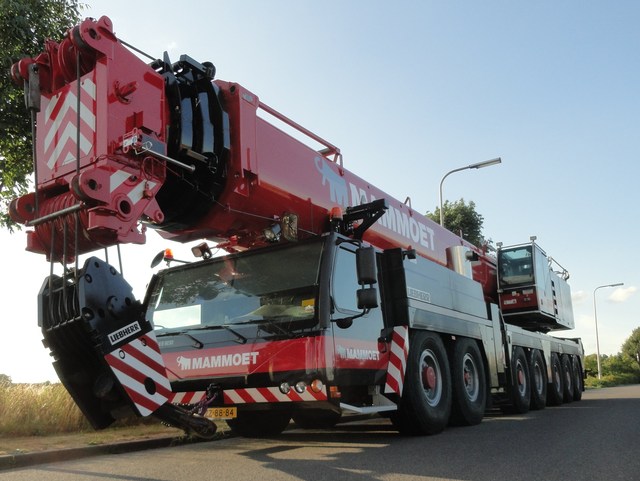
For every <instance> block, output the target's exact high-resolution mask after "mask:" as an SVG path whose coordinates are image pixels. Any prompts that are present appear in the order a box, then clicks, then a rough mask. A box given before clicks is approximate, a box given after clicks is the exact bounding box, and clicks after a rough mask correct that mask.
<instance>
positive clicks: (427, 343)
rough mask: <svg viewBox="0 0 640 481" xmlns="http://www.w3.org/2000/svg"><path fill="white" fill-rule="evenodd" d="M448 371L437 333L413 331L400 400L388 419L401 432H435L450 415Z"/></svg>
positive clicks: (449, 379) (449, 380)
mask: <svg viewBox="0 0 640 481" xmlns="http://www.w3.org/2000/svg"><path fill="white" fill-rule="evenodd" d="M451 397H452V396H451V373H450V370H449V361H448V359H447V352H446V350H445V348H444V344H443V343H442V339H440V336H439V335H438V334H436V333H433V332H425V331H415V332H414V333H413V335H412V337H411V340H410V348H409V356H408V358H407V371H406V375H405V382H404V389H403V393H402V399H401V400H400V403H399V405H398V410H397V411H394V412H393V413H392V414H391V416H390V417H391V421H392V422H393V424H394V426H395V427H396V428H397V429H398V431H400V433H401V434H406V435H422V434H437V433H439V432H441V431H442V430H444V428H445V427H446V426H447V423H448V422H449V416H450V414H451Z"/></svg>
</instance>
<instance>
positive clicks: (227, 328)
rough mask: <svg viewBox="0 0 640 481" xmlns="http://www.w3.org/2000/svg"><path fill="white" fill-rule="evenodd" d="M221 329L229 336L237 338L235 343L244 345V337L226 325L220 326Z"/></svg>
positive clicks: (245, 340)
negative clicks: (229, 334)
mask: <svg viewBox="0 0 640 481" xmlns="http://www.w3.org/2000/svg"><path fill="white" fill-rule="evenodd" d="M222 327H223V328H225V329H226V330H227V331H229V332H230V333H231V334H233V335H235V336H236V337H237V338H238V339H237V342H239V343H240V344H246V343H247V338H246V337H244V336H243V335H242V334H240V333H239V332H238V331H235V330H233V329H231V328H230V327H229V326H227V325H226V324H222Z"/></svg>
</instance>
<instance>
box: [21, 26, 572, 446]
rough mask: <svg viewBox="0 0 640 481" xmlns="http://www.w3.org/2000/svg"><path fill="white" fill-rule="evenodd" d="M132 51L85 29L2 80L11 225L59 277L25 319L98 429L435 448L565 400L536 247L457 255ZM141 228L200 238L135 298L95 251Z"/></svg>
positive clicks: (394, 210)
mask: <svg viewBox="0 0 640 481" xmlns="http://www.w3.org/2000/svg"><path fill="white" fill-rule="evenodd" d="M129 47H130V46H128V45H126V44H124V42H122V41H120V40H119V39H118V38H117V37H116V35H115V34H114V31H113V27H112V24H111V21H110V20H109V18H108V17H102V18H100V19H99V20H95V19H86V20H85V21H83V22H82V23H81V24H79V25H78V26H75V27H73V28H72V29H70V30H69V31H68V33H67V35H66V36H65V38H64V39H63V40H62V41H61V42H59V43H58V42H54V41H47V43H46V45H45V48H44V51H43V52H42V53H41V54H40V55H38V56H36V57H34V58H26V59H23V60H21V61H20V62H18V63H16V64H15V65H14V66H13V68H12V77H13V79H14V81H15V82H17V83H18V84H19V85H22V86H24V89H25V100H26V104H27V107H28V109H29V111H30V112H31V114H32V119H33V120H34V121H35V127H36V128H35V138H34V144H35V149H34V171H35V191H34V192H33V193H30V194H27V195H25V196H22V197H19V198H17V199H15V200H14V201H13V202H12V204H11V206H10V214H11V216H12V218H13V219H14V220H15V221H17V222H21V223H23V224H25V225H26V226H28V227H29V229H30V230H29V231H28V233H27V249H28V250H29V251H32V252H35V253H40V254H44V255H45V256H46V258H47V259H48V260H49V261H50V262H51V263H54V262H55V263H60V264H61V265H62V266H63V269H62V273H61V274H60V275H57V274H53V270H52V273H51V275H50V276H49V277H48V278H47V279H46V280H45V281H44V283H43V284H42V287H41V289H40V292H39V295H38V316H39V320H38V322H39V325H40V327H41V329H42V333H43V337H44V343H45V346H46V347H48V349H50V351H51V355H52V356H53V358H54V367H55V369H56V372H57V374H58V376H59V378H60V380H61V382H62V383H63V384H64V386H65V387H66V389H67V390H68V391H69V393H70V394H71V395H72V396H73V398H74V400H75V402H76V403H77V404H78V406H79V407H80V409H81V410H82V411H83V413H84V414H85V416H86V417H87V418H88V420H89V421H90V422H91V424H92V425H93V427H94V428H96V429H100V428H104V427H106V426H108V425H110V424H111V423H112V422H113V421H114V420H115V419H117V418H119V417H121V416H125V415H129V414H132V413H133V414H134V415H138V416H148V415H154V416H156V417H158V418H159V419H161V420H163V421H165V422H167V423H170V424H172V425H174V426H178V427H181V428H183V429H185V430H186V431H188V432H190V433H194V434H196V435H198V436H203V437H209V436H211V435H212V434H213V433H215V429H216V426H215V424H214V423H213V422H212V421H211V419H214V420H215V419H227V422H228V424H229V426H230V427H231V428H232V429H233V430H234V431H236V432H237V433H239V434H242V435H248V436H252V435H265V434H277V433H279V432H281V431H282V430H284V429H285V427H286V426H287V425H288V424H289V423H290V421H291V419H293V420H294V421H295V422H296V423H297V424H298V425H300V426H302V427H305V428H308V427H328V426H332V425H334V424H335V423H337V422H338V421H339V420H340V417H341V416H342V415H343V414H346V413H367V414H373V413H379V414H381V415H384V416H388V417H389V418H390V419H391V421H392V422H393V424H394V425H395V426H396V427H397V428H398V430H400V431H401V432H402V433H408V434H433V433H437V432H440V431H442V430H443V429H444V428H445V427H446V426H447V424H449V423H456V424H467V425H469V424H477V423H479V422H481V420H482V418H483V415H484V413H485V410H486V409H487V408H488V407H489V405H491V404H498V405H501V406H505V408H507V409H511V410H513V411H516V412H519V413H525V412H527V411H528V410H529V409H542V408H544V407H545V406H546V405H551V404H560V403H563V402H570V401H573V400H579V399H580V398H581V395H582V390H583V383H582V381H583V362H584V352H583V348H582V344H581V342H580V340H579V339H563V338H558V337H554V336H551V335H549V332H550V331H555V330H563V329H571V328H573V314H572V310H571V300H570V294H569V286H568V284H567V278H568V274H567V273H566V271H565V270H564V269H563V268H560V270H559V271H554V270H553V267H552V262H551V259H550V258H548V257H547V255H546V253H545V252H544V251H543V250H542V249H541V248H540V247H539V246H538V245H537V244H536V242H535V239H532V240H531V242H529V243H526V244H522V245H517V246H510V247H503V246H500V245H499V246H498V249H497V252H496V254H495V255H494V254H492V253H491V252H489V251H488V250H487V249H484V248H483V249H480V248H478V247H476V246H474V245H471V244H470V243H468V242H467V241H465V240H464V239H462V238H460V237H459V236H457V235H455V234H453V233H451V232H449V231H448V230H446V229H444V228H443V227H441V226H440V225H438V224H436V223H434V222H432V221H431V220H430V219H428V218H427V217H425V216H423V215H421V214H420V213H418V212H416V211H415V210H413V209H412V207H411V205H410V203H408V202H405V203H403V202H400V201H398V200H396V199H393V198H392V197H391V196H389V195H387V194H385V193H384V192H383V191H381V190H379V189H378V188H376V187H374V186H372V185H370V184H368V183H367V182H366V181H364V180H362V179H361V178H359V177H357V176H356V175H354V174H353V173H351V172H349V171H348V170H347V169H346V168H345V167H344V165H343V159H342V155H341V153H340V150H339V149H338V148H337V147H336V146H334V145H332V144H331V143H329V142H327V141H326V140H324V139H322V138H321V137H319V136H317V135H315V134H314V133H312V132H310V131H309V130H307V129H305V128H304V127H302V126H301V125H299V124H297V123H295V122H293V121H292V120H290V119H289V118H287V117H285V116H284V115H282V114H281V113H279V112H278V111H276V110H274V109H272V108H271V107H269V106H268V105H266V104H265V103H263V102H262V101H261V100H259V98H258V96H257V95H255V94H254V93H252V92H251V91H249V90H247V89H246V88H244V87H242V86H241V85H239V84H237V83H233V82H227V81H222V80H214V76H215V67H214V66H213V64H211V63H208V62H204V63H200V62H198V61H196V60H194V59H192V58H190V57H189V56H187V55H183V56H181V57H180V59H179V60H178V61H177V62H175V63H172V62H171V61H170V59H169V57H168V55H167V54H166V53H165V54H164V56H163V58H162V59H155V58H150V60H151V61H150V62H149V63H145V62H144V61H143V60H141V59H140V57H139V56H138V55H136V54H135V53H134V52H133V51H132V49H131V48H129ZM138 53H140V52H138ZM259 114H260V115H259ZM276 122H279V123H281V124H284V125H286V126H287V128H290V129H292V130H294V131H297V132H298V134H299V135H301V136H303V137H304V138H306V139H307V140H308V141H309V142H303V141H300V140H297V138H295V137H294V136H293V135H292V134H290V133H286V132H285V131H284V130H283V129H280V128H278V127H276V125H275V123H276ZM308 143H315V144H316V145H320V146H321V148H312V147H311V146H309V145H307V144H308ZM149 228H151V229H154V230H156V231H157V232H158V233H160V235H161V236H163V237H164V238H166V239H168V240H173V241H177V242H182V243H184V242H191V241H196V242H197V241H199V240H204V241H202V242H200V243H199V244H197V245H195V246H194V247H193V249H192V250H193V252H194V255H196V257H197V258H199V260H197V261H194V262H191V263H182V264H179V265H177V266H171V267H168V268H166V269H163V270H161V271H159V272H158V273H157V274H156V275H154V276H153V277H152V279H151V282H150V284H149V287H148V290H147V293H146V295H145V297H144V299H143V300H142V301H139V300H137V299H135V297H134V295H133V291H132V288H131V286H130V285H129V284H128V283H127V282H126V281H125V280H124V279H123V277H122V276H121V274H120V273H119V272H118V270H117V269H116V268H114V267H112V266H111V265H109V264H108V263H107V262H106V261H104V260H101V259H99V258H98V257H96V256H95V255H92V253H93V251H95V250H97V249H100V248H106V247H109V246H114V245H120V244H122V243H138V244H142V243H144V241H145V235H146V230H147V229H149ZM214 247H217V248H218V249H223V250H224V251H225V252H226V255H224V256H214V255H212V249H213V248H214ZM85 255H87V256H88V257H87V258H86V260H85V262H84V264H83V265H82V266H80V265H79V258H80V256H85ZM163 258H164V259H165V260H167V261H168V262H169V261H171V257H169V256H168V255H162V256H160V257H158V259H157V262H160V261H161V260H162V259H163ZM74 263H75V264H74Z"/></svg>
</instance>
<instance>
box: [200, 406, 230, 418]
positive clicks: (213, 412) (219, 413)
mask: <svg viewBox="0 0 640 481" xmlns="http://www.w3.org/2000/svg"><path fill="white" fill-rule="evenodd" d="M204 417H205V418H209V419H235V418H237V417H238V408H236V407H228V408H209V409H207V412H206V413H204Z"/></svg>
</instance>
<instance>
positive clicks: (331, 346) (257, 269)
mask: <svg viewBox="0 0 640 481" xmlns="http://www.w3.org/2000/svg"><path fill="white" fill-rule="evenodd" d="M361 248H362V247H361V243H360V242H354V241H353V239H350V238H347V237H344V236H342V235H340V234H337V233H329V234H327V235H323V236H320V237H316V238H313V239H310V240H307V241H303V242H299V243H295V244H284V245H278V246H274V247H267V248H263V249H256V250H252V251H246V252H242V253H236V254H230V255H227V256H224V257H212V258H210V259H206V260H203V261H199V262H196V263H192V264H184V265H178V266H177V267H171V268H168V269H165V270H163V271H160V272H159V273H158V274H157V275H156V276H155V277H154V278H153V280H152V282H151V283H150V286H149V290H148V294H147V298H146V300H145V306H146V313H147V314H146V317H147V319H148V320H150V321H152V323H153V324H154V329H155V334H156V337H157V339H158V344H159V346H160V349H161V353H162V357H163V360H164V363H165V366H166V369H167V375H168V377H169V380H170V382H171V388H172V391H173V392H174V393H181V394H178V399H179V398H180V396H181V395H184V396H188V398H189V402H191V401H192V400H193V399H194V396H195V397H199V398H201V397H202V396H205V394H206V392H207V390H208V389H211V388H212V387H213V388H214V389H216V390H218V391H219V393H220V394H221V395H219V396H218V397H217V398H216V400H215V401H214V402H213V403H212V407H214V408H215V407H216V406H217V407H218V408H223V407H224V406H233V409H226V410H225V409H218V410H216V409H213V411H212V412H213V413H215V414H217V415H218V417H220V416H221V415H222V416H223V417H226V418H231V424H232V425H233V422H234V420H237V421H236V422H242V421H240V419H251V423H253V424H255V423H256V419H257V418H255V417H252V415H251V412H259V411H260V410H264V409H271V408H273V404H272V403H275V402H279V403H281V407H280V408H279V409H277V411H276V412H277V413H278V414H276V417H277V416H278V415H279V416H280V417H281V419H282V423H284V422H285V421H284V419H285V418H286V422H288V421H289V419H290V417H291V416H292V415H293V414H294V413H295V412H300V413H302V414H298V415H296V416H294V417H297V418H304V411H305V410H306V409H314V410H317V409H318V407H319V405H318V401H321V404H322V402H324V408H326V409H327V411H328V412H331V411H334V412H336V413H337V412H338V411H339V407H340V405H341V404H346V405H350V406H356V407H362V406H365V405H371V404H372V402H373V400H372V395H375V393H372V392H371V389H369V387H370V386H379V387H380V386H382V385H383V383H384V381H385V377H386V369H387V365H388V359H389V349H388V345H387V344H386V343H385V342H381V341H380V338H381V336H382V334H383V332H384V328H385V326H384V321H383V316H382V312H381V309H380V307H379V306H380V302H379V297H380V292H379V290H378V289H375V288H373V287H366V285H369V286H371V285H372V284H376V283H377V279H371V274H370V273H369V274H367V275H368V276H369V277H368V278H367V279H364V280H363V278H362V267H360V268H359V267H358V261H357V259H358V256H359V249H361ZM374 262H375V261H374ZM360 263H361V262H360ZM367 269H369V272H371V267H370V266H369V267H368V268H367ZM359 272H360V275H358V274H359ZM373 272H374V275H375V272H376V270H375V269H374V270H373ZM363 299H364V300H363ZM193 393H196V394H193ZM197 393H199V394H197ZM186 399H187V398H185V400H186ZM196 400H197V399H196ZM238 414H240V416H238ZM316 414H317V413H316ZM256 416H258V414H256ZM265 418H266V416H262V417H260V419H265ZM303 422H304V421H303ZM248 424H249V422H248V421H247V425H245V424H243V425H242V426H241V427H240V428H239V429H240V430H241V431H243V430H246V429H249V428H248ZM263 430H264V427H263Z"/></svg>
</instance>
